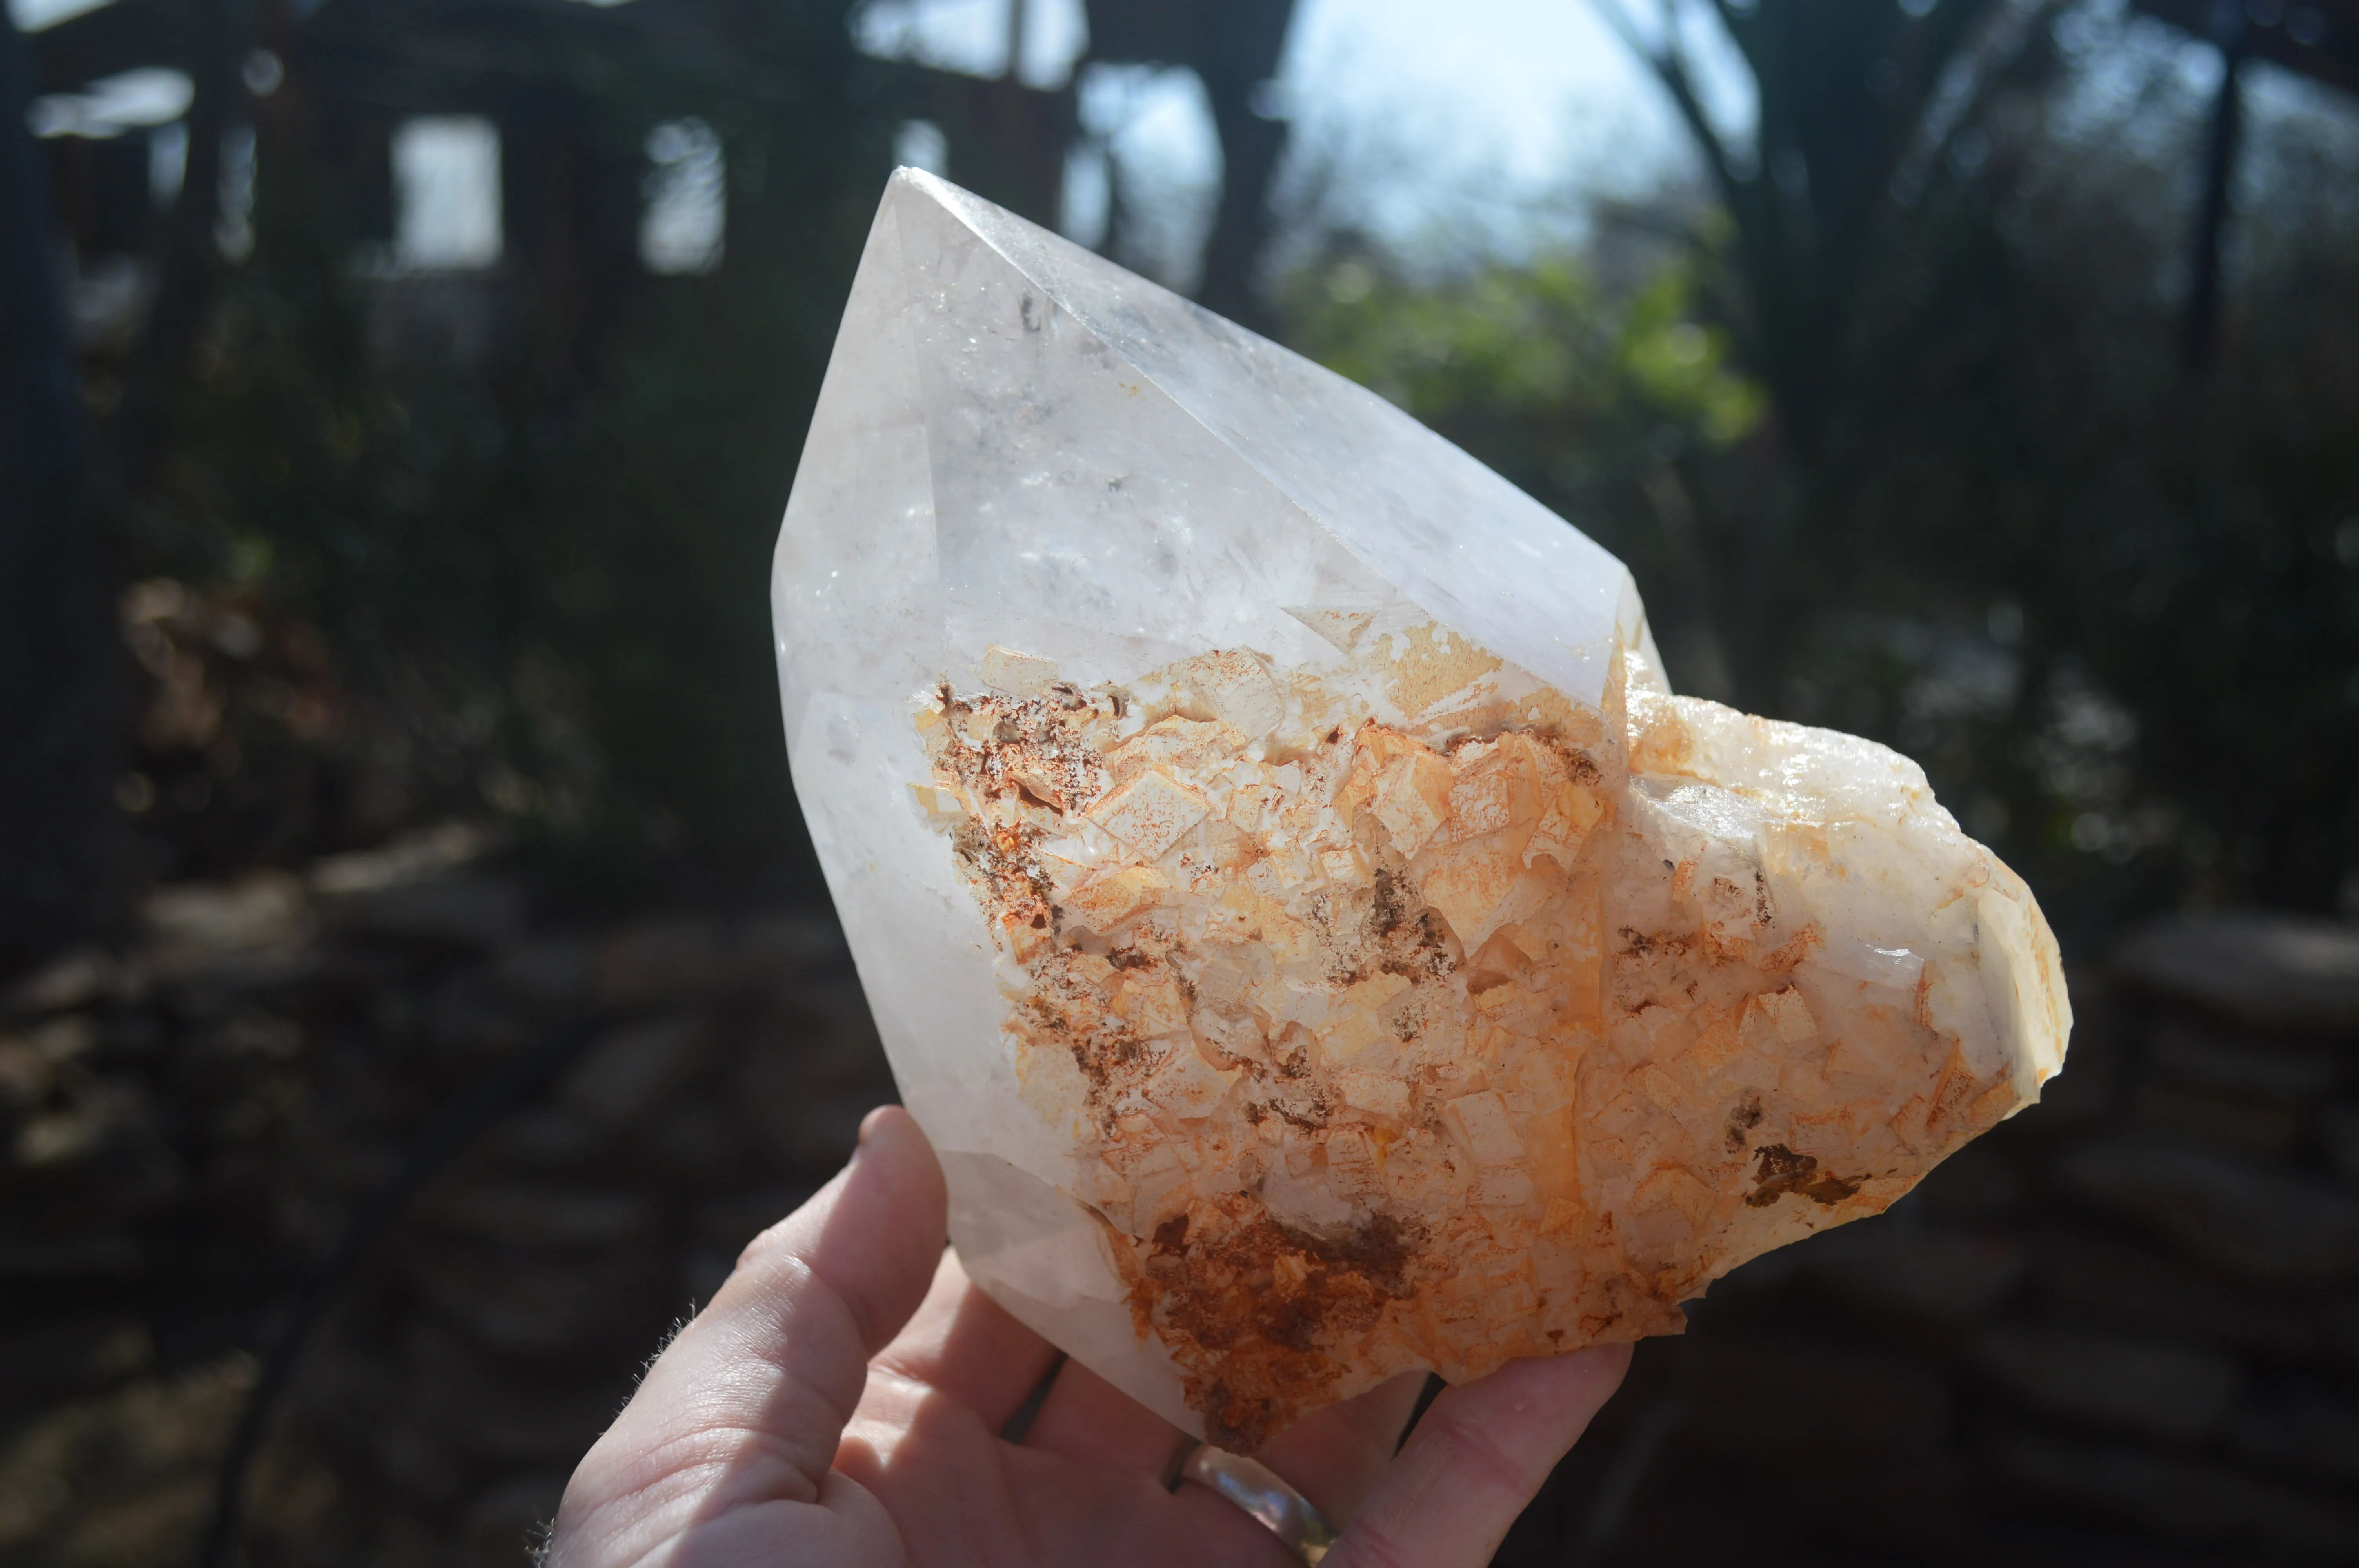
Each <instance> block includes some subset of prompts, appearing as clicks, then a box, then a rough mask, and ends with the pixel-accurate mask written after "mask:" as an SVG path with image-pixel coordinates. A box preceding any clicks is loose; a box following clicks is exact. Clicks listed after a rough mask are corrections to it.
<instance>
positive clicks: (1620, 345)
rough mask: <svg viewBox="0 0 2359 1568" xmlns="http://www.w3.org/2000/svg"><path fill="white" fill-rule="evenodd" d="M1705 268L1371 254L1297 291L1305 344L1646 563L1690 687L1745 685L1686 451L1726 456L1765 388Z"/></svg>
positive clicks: (1292, 304)
mask: <svg viewBox="0 0 2359 1568" xmlns="http://www.w3.org/2000/svg"><path fill="white" fill-rule="evenodd" d="M1696 276H1697V274H1696V270H1695V268H1693V267H1692V266H1690V265H1687V264H1685V263H1684V262H1679V261H1672V262H1668V263H1666V264H1664V265H1660V266H1658V268H1657V269H1656V270H1655V271H1654V273H1653V274H1652V275H1651V276H1649V277H1648V278H1647V280H1646V281H1645V282H1644V283H1643V284H1642V285H1641V286H1640V287H1637V288H1636V289H1635V290H1632V291H1625V293H1623V294H1622V295H1620V296H1618V297H1617V296H1615V295H1613V294H1611V293H1609V292H1608V291H1607V290H1605V289H1603V288H1602V287H1600V286H1599V285H1598V283H1597V281H1596V279H1595V276H1594V275H1593V269H1592V267H1591V266H1590V265H1589V263H1588V262H1587V260H1586V259H1585V258H1584V257H1582V256H1581V255H1578V254H1551V255H1547V256H1542V257H1539V258H1538V259H1536V260H1534V261H1532V262H1529V263H1527V264H1519V265H1510V264H1504V263H1495V264H1492V265H1485V266H1483V267H1480V268H1479V269H1476V270H1474V271H1473V272H1471V273H1469V274H1468V275H1467V276H1464V277H1462V278H1459V279H1455V280H1451V281H1448V282H1445V283H1442V284H1440V285H1438V286H1437V285H1419V284H1417V283H1414V282H1411V281H1408V280H1407V279H1405V278H1403V277H1401V276H1397V274H1393V273H1390V272H1387V271H1385V270H1384V269H1382V268H1380V267H1379V266H1378V265H1376V264H1375V262H1374V261H1372V260H1371V259H1369V258H1367V257H1365V256H1364V255H1360V254H1350V255H1346V256H1344V257H1343V258H1342V259H1340V260H1336V261H1332V262H1329V263H1325V264H1322V265H1318V266H1314V267H1310V268H1307V269H1305V271H1304V272H1303V274H1302V275H1301V276H1298V277H1296V278H1293V279H1291V280H1289V282H1288V287H1287V289H1286V297H1287V298H1288V305H1289V316H1290V319H1291V320H1292V322H1293V327H1292V330H1291V333H1290V336H1291V339H1292V341H1294V342H1295V344H1296V346H1297V347H1299V348H1300V349H1301V350H1303V351H1305V352H1307V353H1309V354H1310V355H1311V356H1312V357H1314V358H1316V359H1318V360H1320V361H1321V362H1323V363H1325V364H1326V365H1328V366H1329V367H1330V368H1331V369H1333V370H1335V371H1337V372H1339V373H1342V374H1344V375H1348V376H1350V377H1352V378H1353V380H1356V381H1359V382H1361V383H1363V384H1366V385H1368V386H1370V387H1373V388H1375V390H1376V391H1377V392H1379V393H1382V394H1383V395H1385V396H1386V397H1387V398H1389V399H1390V400H1391V401H1393V402H1394V403H1396V404H1397V405H1399V406H1401V407H1402V408H1404V409H1406V410H1407V411H1408V412H1409V413H1411V414H1413V415H1415V416H1417V417H1418V418H1419V419H1420V420H1423V421H1424V422H1425V423H1426V424H1428V425H1430V426H1432V427H1434V428H1435V429H1437V430H1440V432H1441V433H1442V434H1444V435H1446V436H1448V437H1449V438H1451V439H1452V440H1454V441H1456V442H1457V443H1458V444H1459V445H1461V446H1462V447H1464V448H1465V449H1467V450H1469V451H1471V452H1473V454H1474V455H1475V456H1477V457H1479V458H1481V459H1482V460H1484V462H1486V463H1488V464H1490V465H1491V467H1493V468H1494V469H1496V470H1498V471H1499V472H1500V473H1502V474H1504V475H1506V477H1507V478H1508V479H1510V480H1512V481H1515V482H1516V483H1517V484H1518V485H1520V486H1522V487H1523V488H1524V489H1525V490H1526V491H1527V492H1530V493H1531V494H1532V495H1533V496H1535V497H1537V498H1538V500H1540V501H1541V502H1543V503H1546V504H1547V505H1549V507H1551V508H1552V509H1554V510H1555V511H1556V512H1557V513H1558V514H1560V515H1562V516H1564V517H1566V518H1569V519H1571V521H1572V522H1573V523H1574V524H1576V525H1578V526H1579V527H1580V528H1581V529H1582V531H1583V532H1585V533H1587V534H1588V535H1591V536H1592V537H1593V538H1594V539H1596V540H1597V541H1598V542H1599V543H1601V544H1603V545H1604V546H1606V547H1607V548H1608V549H1611V550H1613V551H1614V553H1615V554H1617V555H1619V556H1621V557H1623V559H1624V560H1625V561H1626V562H1628V563H1629V564H1630V566H1631V568H1632V569H1633V570H1634V571H1636V573H1637V574H1638V575H1639V579H1640V581H1641V583H1642V584H1643V585H1644V586H1645V587H1646V589H1647V603H1648V605H1649V608H1650V613H1651V614H1652V615H1653V617H1654V620H1655V624H1656V627H1657V634H1658V637H1659V638H1660V639H1661V640H1662V643H1663V647H1664V651H1665V656H1666V657H1667V658H1668V659H1669V662H1670V664H1671V666H1672V671H1671V673H1672V674H1673V676H1675V677H1676V678H1677V679H1678V680H1679V681H1680V685H1681V687H1682V688H1683V689H1688V690H1695V691H1701V692H1703V693H1705V694H1707V695H1712V696H1719V697H1725V696H1728V695H1730V693H1729V688H1728V678H1727V671H1726V666H1725V662H1724V655H1723V652H1722V650H1721V647H1720V644H1719V643H1718V642H1717V641H1716V639H1715V633H1714V631H1713V625H1712V614H1711V612H1710V608H1709V600H1710V596H1711V593H1712V583H1711V581H1710V578H1709V573H1708V571H1707V564H1708V563H1707V562H1706V561H1705V560H1704V559H1703V557H1702V556H1701V546H1700V541H1699V539H1698V537H1697V535H1696V533H1695V527H1694V511H1695V507H1694V503H1693V501H1692V499H1691V498H1690V494H1689V492H1688V481H1687V480H1686V479H1685V478H1684V477H1683V474H1682V462H1683V460H1684V461H1692V462H1700V463H1704V464H1715V463H1717V464H1723V465H1724V464H1726V463H1728V462H1733V461H1734V460H1736V459H1735V457H1734V453H1735V452H1736V451H1737V450H1738V449H1741V448H1742V447H1743V446H1744V445H1745V442H1746V439H1747V438H1748V437H1750V436H1752V435H1753V434H1754V432H1755V431H1756V427H1758V425H1759V422H1760V420H1761V417H1762V415H1763V411H1764V408H1765V406H1766V400H1765V397H1764V395H1763V393H1762V391H1761V389H1760V388H1759V386H1758V385H1757V384H1756V383H1754V382H1753V381H1751V380H1750V379H1748V378H1747V377H1746V376H1745V375H1744V374H1743V373H1740V372H1739V371H1738V370H1736V369H1735V368H1734V364H1733V362H1732V343H1731V339H1730V336H1729V334H1728V332H1727V331H1726V330H1725V329H1723V328H1721V327H1719V326H1716V325H1713V324H1712V323H1711V322H1710V321H1709V319H1707V318H1706V317H1705V316H1704V315H1703V313H1702V308H1701V300H1700V299H1699V297H1698V291H1697V285H1696Z"/></svg>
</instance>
